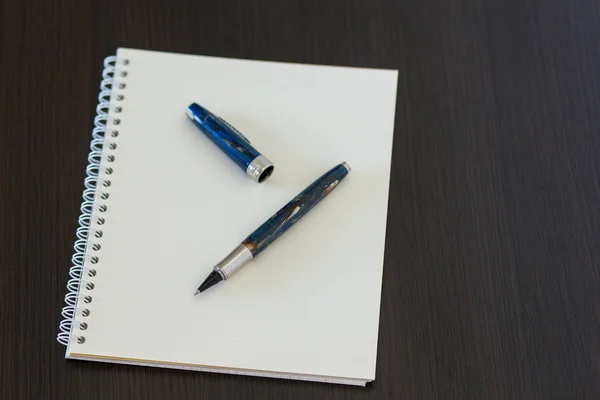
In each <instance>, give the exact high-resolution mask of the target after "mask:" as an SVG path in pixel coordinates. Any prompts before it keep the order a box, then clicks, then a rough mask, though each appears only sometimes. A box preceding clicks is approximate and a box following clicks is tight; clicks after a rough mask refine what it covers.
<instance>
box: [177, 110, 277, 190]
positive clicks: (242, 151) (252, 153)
mask: <svg viewBox="0 0 600 400" xmlns="http://www.w3.org/2000/svg"><path fill="white" fill-rule="evenodd" d="M186 114H187V116H188V118H189V119H191V120H192V121H193V122H194V124H196V126H197V127H198V128H200V131H202V133H204V134H205V135H206V136H207V137H208V138H209V139H210V140H212V142H213V143H214V144H216V145H217V146H218V147H219V148H220V149H221V150H222V151H223V152H224V153H225V154H227V156H228V157H229V158H231V159H232V160H233V162H235V163H236V164H237V166H238V167H240V168H241V169H242V170H243V171H245V172H246V175H248V176H249V177H250V178H252V179H254V180H255V181H256V182H259V183H260V182H264V181H265V180H266V179H267V178H268V177H269V176H271V174H272V173H273V169H274V166H273V163H272V162H271V161H269V160H268V159H267V158H266V157H265V156H263V155H262V154H260V153H259V152H258V150H256V149H255V148H254V147H252V145H251V144H250V141H249V140H248V139H247V138H246V137H245V136H244V135H242V134H241V133H240V131H238V130H237V129H235V128H234V127H233V126H231V124H229V123H228V122H227V121H225V120H224V119H223V118H221V117H218V116H216V115H215V114H213V113H211V112H210V111H208V110H207V109H206V108H204V107H202V106H200V105H198V104H196V103H192V104H191V105H190V106H189V107H188V108H187V111H186Z"/></svg>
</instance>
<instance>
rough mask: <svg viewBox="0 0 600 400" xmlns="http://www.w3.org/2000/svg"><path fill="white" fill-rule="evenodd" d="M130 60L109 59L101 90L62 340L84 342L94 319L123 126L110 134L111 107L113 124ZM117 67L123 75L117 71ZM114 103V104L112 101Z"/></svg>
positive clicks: (61, 341) (62, 326) (116, 116)
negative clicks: (93, 306) (96, 280)
mask: <svg viewBox="0 0 600 400" xmlns="http://www.w3.org/2000/svg"><path fill="white" fill-rule="evenodd" d="M128 64H129V60H119V59H117V57H116V56H110V57H106V58H105V59H104V70H103V71H102V82H100V93H99V94H98V106H97V107H96V113H97V115H96V117H95V118H94V129H93V131H92V137H93V139H92V141H91V143H90V153H89V155H88V163H89V164H88V166H87V168H86V175H87V176H86V178H85V181H84V185H85V190H84V191H83V202H82V203H81V216H80V217H79V228H77V232H76V236H77V240H75V244H74V245H73V248H74V250H75V253H74V254H73V257H72V258H71V268H70V269H69V276H70V279H69V281H68V282H67V294H66V295H65V303H66V306H65V307H64V308H63V309H62V316H63V320H62V321H61V322H60V325H59V329H60V332H59V333H58V336H57V337H56V340H58V342H59V343H61V344H63V345H65V346H68V344H69V342H70V341H71V340H75V341H77V343H79V344H82V343H85V340H86V339H85V336H84V335H83V331H85V330H86V329H88V327H89V325H88V322H87V321H86V319H87V318H88V317H89V316H90V315H91V313H92V312H91V310H90V308H89V307H90V306H89V305H90V303H92V300H93V296H92V294H91V292H92V291H93V290H94V289H95V287H96V285H95V284H94V277H95V276H96V275H97V274H98V271H97V270H96V265H97V264H99V263H100V256H99V255H98V253H99V252H100V251H101V249H102V237H103V236H104V232H103V231H102V225H104V224H105V223H106V221H107V218H106V216H105V214H106V212H107V211H108V205H107V204H106V203H105V201H106V200H108V199H109V198H110V189H109V188H110V186H111V184H112V181H111V179H110V178H111V176H110V175H112V174H113V173H114V167H113V166H111V164H112V163H114V162H115V160H116V157H115V155H114V153H115V150H116V149H117V138H118V136H119V131H118V130H116V129H115V130H112V131H111V132H110V134H109V135H107V129H108V128H107V126H108V124H109V121H108V118H109V111H110V114H111V117H112V118H113V119H112V121H111V122H110V125H111V126H116V125H119V124H120V122H121V120H120V118H119V116H118V114H119V113H121V112H122V111H123V107H122V104H121V103H122V101H123V100H124V99H125V95H124V93H123V89H125V87H126V83H125V82H124V79H123V78H125V77H126V76H127V71H126V70H124V69H123V67H124V66H127V65H128ZM117 69H118V71H119V72H118V76H115V75H116V74H117ZM111 103H112V104H111Z"/></svg>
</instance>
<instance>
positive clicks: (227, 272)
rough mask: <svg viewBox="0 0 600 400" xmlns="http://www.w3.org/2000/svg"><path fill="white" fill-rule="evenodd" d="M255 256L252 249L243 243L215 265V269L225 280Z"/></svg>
mask: <svg viewBox="0 0 600 400" xmlns="http://www.w3.org/2000/svg"><path fill="white" fill-rule="evenodd" d="M253 258H254V257H253V256H252V253H251V252H250V250H249V249H248V248H247V247H246V246H244V245H243V244H240V245H239V246H238V247H236V248H235V249H234V250H233V251H232V252H231V253H229V254H228V255H227V257H225V258H224V259H223V260H221V261H219V262H218V263H217V265H215V267H214V270H215V271H217V272H218V273H219V275H221V277H222V278H223V280H225V279H227V278H229V277H230V276H231V275H233V274H234V273H235V272H236V271H237V270H238V269H240V268H242V267H243V266H244V265H245V264H246V263H247V262H248V261H250V260H252V259H253Z"/></svg>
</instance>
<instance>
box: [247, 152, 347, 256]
mask: <svg viewBox="0 0 600 400" xmlns="http://www.w3.org/2000/svg"><path fill="white" fill-rule="evenodd" d="M348 172H350V166H349V165H348V164H346V163H342V164H339V165H337V166H336V167H334V168H332V169H331V170H330V171H328V172H326V173H325V174H324V175H323V176H321V177H320V178H318V179H317V180H316V181H314V182H313V183H312V184H310V186H308V187H307V188H306V189H304V190H303V191H302V192H301V193H300V194H298V195H297V196H296V197H295V198H294V199H293V200H292V201H290V202H289V203H287V204H286V205H285V206H284V207H283V208H282V209H281V210H279V211H277V212H276V213H275V215H273V216H272V217H271V218H269V219H268V220H267V221H266V222H265V223H264V224H262V225H261V226H260V227H258V229H256V230H255V231H254V232H252V233H251V234H250V235H249V236H248V237H247V238H246V239H245V240H244V241H243V242H242V244H243V245H244V246H246V247H247V248H248V249H249V250H250V252H251V253H252V255H253V256H254V257H256V256H257V255H258V254H260V253H261V252H262V251H263V250H264V249H266V248H267V247H268V246H269V245H270V244H271V243H273V241H275V240H276V239H277V238H278V237H279V236H281V235H283V233H284V232H286V231H287V230H288V229H290V228H291V227H292V226H293V225H294V224H295V223H296V222H298V221H299V220H300V219H301V218H302V217H303V216H305V215H306V214H307V213H308V212H309V211H310V210H311V209H312V208H313V207H314V206H316V205H317V204H319V202H320V201H321V200H323V199H324V198H325V196H327V195H328V194H329V193H331V191H332V190H333V189H335V187H336V186H337V185H338V184H339V183H340V182H341V181H342V180H343V179H344V178H345V177H346V175H348Z"/></svg>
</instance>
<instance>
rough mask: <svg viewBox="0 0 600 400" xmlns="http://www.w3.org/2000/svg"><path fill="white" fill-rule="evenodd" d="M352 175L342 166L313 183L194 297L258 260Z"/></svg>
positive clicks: (224, 263) (216, 271)
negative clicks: (252, 261)
mask: <svg viewBox="0 0 600 400" xmlns="http://www.w3.org/2000/svg"><path fill="white" fill-rule="evenodd" d="M349 172H350V166H349V165H348V164H347V163H345V162H343V163H341V164H339V165H337V166H335V167H333V168H332V169H331V170H329V171H328V172H326V173H325V174H324V175H323V176H321V177H320V178H318V179H317V180H316V181H314V182H313V183H311V184H310V185H309V186H308V187H307V188H306V189H304V190H303V191H302V192H301V193H300V194H298V195H297V196H296V197H294V199H293V200H292V201H290V202H289V203H287V204H286V205H285V206H284V207H283V208H282V209H281V210H279V211H277V212H276V213H275V214H274V215H273V216H272V217H271V218H269V219H268V220H267V221H266V222H265V223H263V224H262V225H261V226H259V227H258V228H257V229H256V230H255V231H254V232H252V233H251V234H250V235H249V236H248V237H247V238H246V239H244V241H243V242H242V243H241V244H240V245H239V246H238V247H236V248H235V249H234V250H233V251H232V252H231V253H229V254H228V255H227V257H225V258H224V259H223V260H221V261H219V262H218V263H217V265H215V267H214V268H213V271H212V272H211V273H210V274H209V275H208V277H207V278H206V279H205V280H204V282H202V284H201V285H200V287H199V288H198V290H196V293H195V295H197V294H199V293H201V292H204V291H205V290H206V289H208V288H210V287H212V286H214V285H216V284H217V283H219V282H221V281H223V280H226V279H228V278H229V277H231V275H233V274H234V273H235V272H236V271H237V270H239V269H240V268H241V267H243V266H244V265H245V264H246V263H248V261H250V260H252V259H253V258H254V257H256V256H258V255H259V254H260V253H261V252H262V251H263V250H265V249H266V248H267V247H269V245H270V244H271V243H273V242H274V241H275V240H276V239H277V238H278V237H279V236H281V235H282V234H283V233H284V232H285V231H287V230H288V229H289V228H291V227H292V225H294V224H295V223H296V222H298V220H300V218H302V217H303V216H305V215H306V214H307V213H308V212H309V211H310V210H311V209H312V208H313V207H314V206H316V205H317V204H318V203H319V202H320V201H321V200H323V199H324V198H325V196H327V195H328V194H329V193H330V192H331V191H332V190H333V189H335V187H336V186H337V185H338V184H339V183H340V182H341V181H342V180H343V179H344V178H345V177H346V175H348V173H349Z"/></svg>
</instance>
